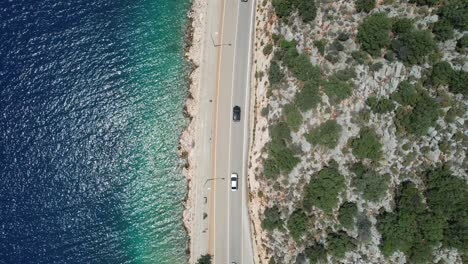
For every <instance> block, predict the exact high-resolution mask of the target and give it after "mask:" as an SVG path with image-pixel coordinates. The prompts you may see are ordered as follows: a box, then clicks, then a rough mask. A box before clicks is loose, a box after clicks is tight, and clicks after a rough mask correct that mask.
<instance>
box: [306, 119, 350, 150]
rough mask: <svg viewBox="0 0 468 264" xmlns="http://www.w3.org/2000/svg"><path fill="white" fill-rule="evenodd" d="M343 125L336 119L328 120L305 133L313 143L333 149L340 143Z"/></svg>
mask: <svg viewBox="0 0 468 264" xmlns="http://www.w3.org/2000/svg"><path fill="white" fill-rule="evenodd" d="M341 130H342V128H341V126H340V125H338V123H336V121H334V120H327V121H325V122H324V123H322V124H320V125H319V126H318V127H315V128H313V129H311V130H310V132H309V133H307V134H306V135H305V138H306V139H307V141H309V143H310V144H312V145H322V146H325V147H327V148H330V149H333V148H335V147H336V145H337V144H338V140H339V139H340V136H341Z"/></svg>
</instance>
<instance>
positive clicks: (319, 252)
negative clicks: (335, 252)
mask: <svg viewBox="0 0 468 264" xmlns="http://www.w3.org/2000/svg"><path fill="white" fill-rule="evenodd" d="M304 255H305V256H306V257H307V258H308V259H309V262H310V263H326V260H327V252H326V251H325V248H324V247H323V245H322V244H314V245H312V246H310V247H307V248H306V249H305V250H304Z"/></svg>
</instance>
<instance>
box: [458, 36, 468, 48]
mask: <svg viewBox="0 0 468 264" xmlns="http://www.w3.org/2000/svg"><path fill="white" fill-rule="evenodd" d="M466 47H468V34H464V35H463V37H461V38H460V39H459V40H458V41H457V48H458V49H460V50H461V51H463V49H465V48H466Z"/></svg>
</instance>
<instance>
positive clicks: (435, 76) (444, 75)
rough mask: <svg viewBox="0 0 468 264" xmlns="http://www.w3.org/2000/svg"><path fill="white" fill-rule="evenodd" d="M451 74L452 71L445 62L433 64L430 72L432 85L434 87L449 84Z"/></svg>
mask: <svg viewBox="0 0 468 264" xmlns="http://www.w3.org/2000/svg"><path fill="white" fill-rule="evenodd" d="M453 73H454V71H453V69H452V66H451V65H450V63H448V62H446V61H441V62H438V63H436V64H434V66H432V71H431V80H432V83H433V84H434V85H436V86H438V85H447V84H449V83H450V80H451V79H452V76H453Z"/></svg>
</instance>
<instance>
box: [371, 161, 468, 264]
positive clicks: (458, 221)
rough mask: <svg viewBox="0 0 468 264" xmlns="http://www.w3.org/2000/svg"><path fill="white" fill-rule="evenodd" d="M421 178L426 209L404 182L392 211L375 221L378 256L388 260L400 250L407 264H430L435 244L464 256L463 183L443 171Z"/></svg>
mask: <svg viewBox="0 0 468 264" xmlns="http://www.w3.org/2000/svg"><path fill="white" fill-rule="evenodd" d="M423 177H424V179H425V185H426V190H425V192H424V195H425V198H426V202H427V205H426V204H424V203H423V197H422V195H421V192H420V191H419V190H418V189H417V188H416V186H415V185H414V184H413V183H412V182H404V183H402V184H401V185H400V187H399V188H398V190H397V193H396V196H395V204H396V206H395V209H394V211H393V212H392V213H388V212H387V213H384V214H382V215H381V216H380V217H379V218H378V225H377V227H378V230H379V232H380V233H381V234H382V244H381V247H382V252H383V253H384V254H385V255H387V256H389V255H391V254H392V253H393V252H395V251H396V250H400V251H402V252H404V253H405V254H406V255H407V256H408V257H409V258H410V262H411V263H426V262H428V261H430V260H431V259H432V248H433V247H434V246H436V245H438V244H439V243H442V244H443V246H446V247H454V248H457V249H458V250H460V251H461V252H467V249H468V248H467V247H468V244H467V242H468V241H467V240H468V239H467V237H468V236H467V230H468V229H467V228H466V227H467V225H468V221H467V213H468V209H467V207H466V204H467V202H468V188H467V185H466V182H464V181H463V180H462V179H459V178H457V177H454V176H452V175H451V173H450V171H449V169H448V168H447V167H442V168H439V169H436V170H431V171H428V172H427V173H425V175H424V176H423Z"/></svg>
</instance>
